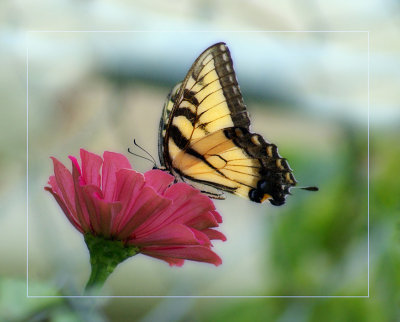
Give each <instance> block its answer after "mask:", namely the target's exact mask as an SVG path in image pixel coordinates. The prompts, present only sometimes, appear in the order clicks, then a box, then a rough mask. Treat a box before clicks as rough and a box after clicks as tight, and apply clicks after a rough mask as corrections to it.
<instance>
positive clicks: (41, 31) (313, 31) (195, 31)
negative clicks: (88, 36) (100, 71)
mask: <svg viewBox="0 0 400 322" xmlns="http://www.w3.org/2000/svg"><path fill="white" fill-rule="evenodd" d="M80 32H82V33H172V32H175V33H177V32H179V33H213V32H219V33H347V32H352V33H368V32H369V31H368V30H246V31H244V30H190V31H188V30H28V33H80Z"/></svg>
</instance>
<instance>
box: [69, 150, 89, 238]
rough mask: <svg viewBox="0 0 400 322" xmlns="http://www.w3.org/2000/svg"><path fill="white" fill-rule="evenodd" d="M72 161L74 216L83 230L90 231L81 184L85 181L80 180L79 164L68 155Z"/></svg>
mask: <svg viewBox="0 0 400 322" xmlns="http://www.w3.org/2000/svg"><path fill="white" fill-rule="evenodd" d="M70 159H71V161H72V178H73V181H74V189H75V209H76V217H77V220H78V221H79V223H80V225H81V226H82V229H83V231H85V232H89V231H91V226H90V218H89V212H88V210H87V207H86V201H85V198H84V196H83V192H82V187H81V186H82V185H84V184H85V183H84V182H83V180H82V177H81V175H80V168H79V164H78V162H77V161H76V159H75V158H74V157H71V156H70Z"/></svg>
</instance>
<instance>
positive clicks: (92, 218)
mask: <svg viewBox="0 0 400 322" xmlns="http://www.w3.org/2000/svg"><path fill="white" fill-rule="evenodd" d="M96 194H97V195H98V194H99V188H98V187H97V186H91V185H86V186H83V187H82V196H83V203H82V206H83V207H85V209H86V211H87V213H88V216H89V222H90V230H91V231H93V232H96V233H100V232H101V231H102V225H101V218H100V217H99V214H98V206H97V205H96V200H95V199H94V198H93V197H92V196H93V195H96Z"/></svg>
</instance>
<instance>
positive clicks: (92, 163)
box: [80, 149, 103, 187]
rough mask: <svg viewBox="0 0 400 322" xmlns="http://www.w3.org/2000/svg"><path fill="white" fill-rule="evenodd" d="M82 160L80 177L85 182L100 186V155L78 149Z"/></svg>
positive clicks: (101, 161)
mask: <svg viewBox="0 0 400 322" xmlns="http://www.w3.org/2000/svg"><path fill="white" fill-rule="evenodd" d="M80 155H81V161H82V177H83V180H84V181H85V183H86V184H91V185H95V186H97V187H100V180H101V178H100V167H101V165H102V163H103V160H102V159H101V157H100V156H99V155H97V154H94V153H91V152H88V151H86V150H84V149H80Z"/></svg>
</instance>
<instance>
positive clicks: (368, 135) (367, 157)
mask: <svg viewBox="0 0 400 322" xmlns="http://www.w3.org/2000/svg"><path fill="white" fill-rule="evenodd" d="M367 57H368V58H367V61H368V77H367V79H368V96H367V97H368V102H367V111H368V117H367V122H368V133H367V137H368V139H367V141H368V142H367V146H368V147H367V154H368V157H367V160H368V161H367V172H368V174H367V202H368V206H367V212H368V297H369V112H370V111H369V32H368V56H367Z"/></svg>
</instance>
